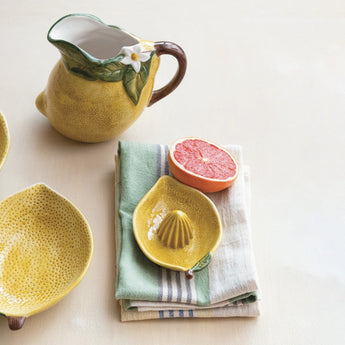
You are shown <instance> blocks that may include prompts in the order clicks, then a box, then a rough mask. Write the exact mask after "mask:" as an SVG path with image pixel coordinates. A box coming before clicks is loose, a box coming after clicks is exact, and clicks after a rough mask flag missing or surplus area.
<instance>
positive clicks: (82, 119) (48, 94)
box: [36, 55, 159, 143]
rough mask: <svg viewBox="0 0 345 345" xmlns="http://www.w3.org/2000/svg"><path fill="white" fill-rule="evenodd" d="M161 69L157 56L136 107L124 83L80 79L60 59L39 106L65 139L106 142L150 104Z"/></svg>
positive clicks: (42, 94)
mask: <svg viewBox="0 0 345 345" xmlns="http://www.w3.org/2000/svg"><path fill="white" fill-rule="evenodd" d="M158 67H159V57H157V55H153V56H152V62H151V67H150V73H149V76H148V80H147V82H146V85H145V87H144V88H143V90H142V93H141V96H140V100H139V102H138V104H137V105H135V104H134V103H133V102H132V100H131V99H130V98H129V97H128V95H127V93H126V91H125V89H124V86H123V83H122V82H121V81H119V82H105V81H102V80H95V81H89V80H86V79H84V78H80V77H79V76H76V75H74V74H72V73H70V72H69V71H67V69H66V67H65V66H64V63H63V61H62V59H60V60H59V61H58V63H57V65H56V66H55V67H54V69H53V70H52V72H51V74H50V76H49V79H48V84H47V87H46V89H45V91H43V92H42V93H40V95H39V96H38V97H37V100H36V106H37V108H38V110H39V111H40V112H41V113H42V114H44V115H45V116H47V117H48V118H49V120H50V122H51V124H52V126H53V127H54V128H55V129H56V130H57V131H58V132H60V133H61V134H63V135H64V136H66V137H68V138H70V139H74V140H77V141H83V142H90V143H93V142H101V141H106V140H109V139H112V138H114V137H116V136H118V135H119V134H121V133H122V132H123V131H125V130H126V129H127V128H128V127H129V126H130V125H132V124H133V122H135V120H136V119H137V118H138V117H139V116H140V114H141V113H142V112H143V110H144V108H145V107H146V106H147V105H148V103H149V101H150V99H151V96H152V89H153V84H154V77H155V74H156V72H157V69H158Z"/></svg>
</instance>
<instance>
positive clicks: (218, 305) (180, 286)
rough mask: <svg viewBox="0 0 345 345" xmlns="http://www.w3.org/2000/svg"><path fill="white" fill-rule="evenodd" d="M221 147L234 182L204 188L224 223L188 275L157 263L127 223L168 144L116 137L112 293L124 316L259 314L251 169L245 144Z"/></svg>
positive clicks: (162, 171) (162, 166)
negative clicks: (235, 166)
mask: <svg viewBox="0 0 345 345" xmlns="http://www.w3.org/2000/svg"><path fill="white" fill-rule="evenodd" d="M226 148H227V149H228V150H229V151H230V152H231V153H232V154H233V155H234V156H235V157H236V158H237V161H238V163H239V166H240V173H239V176H238V178H237V180H236V182H235V183H234V184H233V185H232V187H230V188H228V189H226V190H224V191H222V192H218V193H212V194H208V197H210V198H211V199H212V201H213V202H214V203H215V205H216V207H217V209H218V212H219V214H220V217H221V220H222V225H223V238H222V242H221V245H220V247H219V248H218V250H217V251H216V253H215V255H214V257H213V258H212V261H211V263H210V265H209V266H208V267H207V268H205V269H204V270H202V271H200V272H196V273H195V276H194V278H193V279H192V280H187V279H186V278H185V274H184V273H183V272H175V271H170V270H167V269H164V268H161V267H159V266H157V265H156V264H154V263H152V262H151V261H150V260H148V259H147V258H146V256H145V255H144V254H143V253H142V252H141V250H140V249H139V247H138V245H137V243H136V241H135V238H134V235H133V230H132V214H133V212H134V209H135V207H136V206H137V204H138V202H139V201H140V200H141V199H142V197H143V196H144V195H145V194H146V193H147V192H148V191H149V190H150V188H151V187H152V186H153V185H154V184H155V182H156V181H157V180H158V178H159V177H160V176H162V175H168V174H170V171H169V167H168V163H167V154H168V147H167V146H166V145H154V144H143V143H136V142H127V141H120V142H119V149H118V155H117V157H116V158H117V159H116V161H117V164H116V171H117V173H116V175H117V177H116V208H117V212H116V215H117V217H116V242H117V265H116V266H117V274H116V276H117V277H116V280H117V281H116V298H117V299H118V300H120V304H121V319H122V321H129V320H140V319H154V318H173V317H229V316H258V315H259V305H258V293H257V291H258V278H257V273H256V268H255V263H254V258H253V251H252V244H251V234H250V223H249V208H248V204H249V195H250V194H249V169H248V167H246V166H243V163H242V149H241V147H240V146H237V145H231V146H226Z"/></svg>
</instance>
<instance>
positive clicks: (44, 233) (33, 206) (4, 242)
mask: <svg viewBox="0 0 345 345" xmlns="http://www.w3.org/2000/svg"><path fill="white" fill-rule="evenodd" d="M92 255H93V237H92V232H91V229H90V227H89V225H88V223H87V221H86V219H85V217H84V216H83V215H82V214H81V212H80V211H79V210H78V209H77V208H76V207H75V206H74V205H73V204H72V203H71V202H70V201H68V200H67V199H65V198H64V197H63V196H61V195H60V194H58V193H56V192H55V191H53V190H52V189H50V188H49V187H47V186H46V185H44V184H36V185H34V186H32V187H29V188H27V189H25V190H24V191H22V192H19V193H17V194H15V195H13V196H11V197H9V198H7V199H6V200H4V201H2V202H1V203H0V314H2V315H4V316H6V317H7V318H8V323H9V327H10V328H11V329H13V330H15V329H19V328H21V327H22V326H23V323H24V320H25V318H27V317H28V316H30V315H33V314H36V313H38V312H41V311H43V310H45V309H47V308H49V307H51V306H52V305H54V304H55V303H57V302H58V301H59V300H61V299H62V298H63V297H65V296H66V295H67V294H68V292H70V291H71V290H72V289H73V288H74V287H75V286H77V285H78V283H79V282H80V281H81V280H82V278H83V277H84V276H85V274H86V272H87V270H88V268H89V266H90V263H91V260H92Z"/></svg>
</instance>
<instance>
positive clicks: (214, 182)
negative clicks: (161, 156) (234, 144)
mask: <svg viewBox="0 0 345 345" xmlns="http://www.w3.org/2000/svg"><path fill="white" fill-rule="evenodd" d="M186 140H201V141H204V142H206V143H208V144H210V145H213V146H215V147H216V148H217V149H219V150H221V151H223V152H226V153H227V154H228V155H229V156H230V158H231V159H232V161H233V162H234V163H235V166H236V173H235V175H234V176H231V177H229V178H227V179H217V178H209V177H204V176H202V175H198V174H196V173H194V172H192V171H190V170H187V169H186V168H185V167H184V166H183V165H182V164H181V163H179V162H178V161H177V160H176V159H175V157H174V152H175V148H176V145H178V144H179V143H182V142H183V141H186ZM168 163H169V168H170V171H171V173H172V175H173V176H174V177H175V178H176V179H178V180H179V181H180V182H182V183H184V184H186V185H189V186H191V187H194V188H196V189H198V190H200V191H201V192H204V193H214V192H218V191H221V190H223V189H226V188H228V187H230V186H231V185H232V184H233V183H234V182H235V180H236V179H237V177H238V172H239V166H238V163H237V161H236V159H235V158H234V156H233V155H232V154H231V153H230V152H229V151H228V150H226V149H225V148H223V147H221V146H219V145H217V144H215V143H213V142H211V141H209V140H206V139H201V138H196V137H190V138H182V139H179V140H177V141H175V142H173V143H172V144H171V146H170V149H169V155H168Z"/></svg>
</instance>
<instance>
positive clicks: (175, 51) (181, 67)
mask: <svg viewBox="0 0 345 345" xmlns="http://www.w3.org/2000/svg"><path fill="white" fill-rule="evenodd" d="M154 48H155V50H156V54H157V56H161V55H166V54H168V55H172V56H173V57H174V58H176V60H177V62H178V69H177V72H176V74H175V76H174V77H173V78H172V79H171V80H170V82H169V83H168V84H167V85H165V86H163V87H162V88H160V89H158V90H154V91H153V93H152V97H151V100H150V102H149V104H148V106H149V107H150V106H151V105H152V104H154V103H156V102H157V101H159V100H160V99H162V98H164V97H166V96H168V95H169V94H170V93H171V92H173V91H174V90H175V89H176V88H177V86H178V85H179V84H180V83H181V81H182V79H183V77H184V75H185V73H186V68H187V58H186V54H185V53H184V51H183V49H182V48H181V47H180V46H178V45H177V44H175V43H173V42H167V41H160V42H155V44H154Z"/></svg>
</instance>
